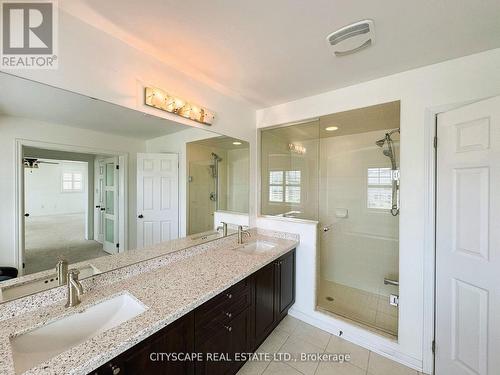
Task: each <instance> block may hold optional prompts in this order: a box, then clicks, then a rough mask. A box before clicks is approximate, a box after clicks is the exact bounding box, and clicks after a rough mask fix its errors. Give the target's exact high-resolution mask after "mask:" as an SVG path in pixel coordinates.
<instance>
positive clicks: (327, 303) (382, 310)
mask: <svg viewBox="0 0 500 375" xmlns="http://www.w3.org/2000/svg"><path fill="white" fill-rule="evenodd" d="M394 288H395V289H394V293H395V294H397V288H396V287H394ZM329 299H333V300H329ZM318 307H320V308H321V309H323V310H325V311H329V312H331V313H333V314H336V315H340V316H343V317H345V318H347V319H352V320H354V321H357V322H359V323H362V324H366V325H368V326H370V327H371V328H374V329H377V330H380V331H382V332H384V333H386V334H390V335H393V336H397V334H398V308H397V307H395V306H391V305H390V304H389V296H388V295H379V294H374V293H369V292H366V291H364V290H360V289H356V288H351V287H349V286H346V285H341V284H337V283H334V282H332V281H329V280H321V283H320V287H319V290H318Z"/></svg>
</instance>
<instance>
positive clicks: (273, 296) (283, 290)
mask: <svg viewBox="0 0 500 375" xmlns="http://www.w3.org/2000/svg"><path fill="white" fill-rule="evenodd" d="M254 285H255V303H254V311H255V323H254V333H253V336H254V340H255V341H254V347H253V348H254V349H256V348H257V347H258V346H259V345H260V344H261V343H262V341H264V340H265V338H266V337H267V336H268V335H269V333H271V331H272V330H273V329H274V328H275V327H276V325H277V324H278V323H279V322H280V321H281V320H282V319H283V318H284V317H285V316H286V314H287V313H288V309H289V308H290V307H291V306H292V305H293V303H294V302H295V250H294V251H291V252H289V253H287V254H285V255H283V256H282V257H280V258H279V259H277V260H275V261H274V262H272V263H270V264H268V265H267V266H265V267H263V268H261V269H260V270H259V271H257V272H256V273H255V274H254Z"/></svg>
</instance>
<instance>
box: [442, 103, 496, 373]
mask: <svg viewBox="0 0 500 375" xmlns="http://www.w3.org/2000/svg"><path fill="white" fill-rule="evenodd" d="M437 133H438V149H437V163H438V166H437V173H438V178H437V189H438V190H437V242H436V374H437V375H462V374H464V375H465V374H467V375H469V374H480V375H484V374H489V375H493V374H498V373H499V371H500V97H496V98H492V99H488V100H484V101H481V102H478V103H474V104H470V105H467V106H464V107H461V108H459V109H456V110H453V111H449V112H446V113H443V114H440V115H439V116H438V126H437Z"/></svg>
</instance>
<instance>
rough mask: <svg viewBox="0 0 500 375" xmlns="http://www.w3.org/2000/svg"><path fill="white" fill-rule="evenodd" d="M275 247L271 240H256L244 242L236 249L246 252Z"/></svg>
mask: <svg viewBox="0 0 500 375" xmlns="http://www.w3.org/2000/svg"><path fill="white" fill-rule="evenodd" d="M275 247H276V245H275V244H273V243H272V242H267V241H260V240H257V241H253V242H249V243H247V244H244V245H243V246H242V247H238V248H237V249H236V250H238V251H243V252H246V253H264V252H266V251H270V250H272V249H274V248H275Z"/></svg>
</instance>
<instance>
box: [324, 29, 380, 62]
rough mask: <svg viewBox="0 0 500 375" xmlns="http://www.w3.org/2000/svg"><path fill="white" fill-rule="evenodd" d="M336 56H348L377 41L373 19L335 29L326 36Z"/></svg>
mask: <svg viewBox="0 0 500 375" xmlns="http://www.w3.org/2000/svg"><path fill="white" fill-rule="evenodd" d="M326 40H327V41H328V43H330V44H331V45H332V46H333V51H334V53H335V56H338V57H340V56H346V55H350V54H352V53H355V52H358V51H361V50H362V49H365V48H367V47H370V46H371V45H372V44H373V43H374V42H375V29H374V24H373V21H372V20H363V21H359V22H355V23H353V24H350V25H348V26H345V27H343V28H341V29H339V30H336V31H334V32H333V33H331V34H329V35H328V36H327V37H326Z"/></svg>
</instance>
